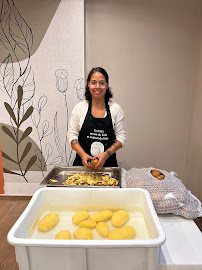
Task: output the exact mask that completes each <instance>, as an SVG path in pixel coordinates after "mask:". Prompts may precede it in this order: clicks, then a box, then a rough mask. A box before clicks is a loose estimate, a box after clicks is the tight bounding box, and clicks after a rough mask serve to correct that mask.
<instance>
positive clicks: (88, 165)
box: [81, 153, 93, 169]
mask: <svg viewBox="0 0 202 270" xmlns="http://www.w3.org/2000/svg"><path fill="white" fill-rule="evenodd" d="M81 159H82V163H83V165H84V166H85V167H86V168H87V169H92V168H93V167H92V165H91V163H90V162H89V160H91V159H93V157H91V156H89V155H88V154H86V153H83V155H82V156H81Z"/></svg>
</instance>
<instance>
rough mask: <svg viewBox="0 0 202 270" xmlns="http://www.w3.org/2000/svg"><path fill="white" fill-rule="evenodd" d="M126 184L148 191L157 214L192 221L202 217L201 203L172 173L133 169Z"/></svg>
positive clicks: (127, 175)
mask: <svg viewBox="0 0 202 270" xmlns="http://www.w3.org/2000/svg"><path fill="white" fill-rule="evenodd" d="M125 182H126V186H127V187H128V188H144V189H146V190H148V191H149V193H150V196H151V199H152V202H153V204H154V207H155V209H156V212H157V214H168V213H172V214H174V215H180V216H183V217H185V218H191V219H193V218H196V217H201V216H202V207H201V202H200V201H199V200H198V199H197V198H196V197H195V196H194V195H193V194H192V193H191V192H190V191H189V190H188V189H187V188H186V187H185V186H184V184H183V183H182V181H181V180H180V179H178V178H177V177H175V176H174V175H172V174H171V173H168V172H166V171H164V170H158V169H155V168H142V169H137V168H132V169H131V170H129V171H127V173H126V177H125Z"/></svg>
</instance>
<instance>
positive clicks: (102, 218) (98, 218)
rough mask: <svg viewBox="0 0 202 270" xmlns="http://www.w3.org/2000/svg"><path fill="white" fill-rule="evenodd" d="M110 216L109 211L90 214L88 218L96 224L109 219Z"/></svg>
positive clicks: (110, 212)
mask: <svg viewBox="0 0 202 270" xmlns="http://www.w3.org/2000/svg"><path fill="white" fill-rule="evenodd" d="M111 216H112V211H111V210H103V211H100V212H97V213H95V214H92V216H90V219H91V220H94V221H96V222H100V221H105V220H107V219H110V218H111Z"/></svg>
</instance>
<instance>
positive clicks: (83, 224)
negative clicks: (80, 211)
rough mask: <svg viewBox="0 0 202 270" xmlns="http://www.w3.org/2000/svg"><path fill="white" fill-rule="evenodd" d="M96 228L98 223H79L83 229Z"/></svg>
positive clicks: (91, 221) (86, 221) (90, 221)
mask: <svg viewBox="0 0 202 270" xmlns="http://www.w3.org/2000/svg"><path fill="white" fill-rule="evenodd" d="M95 226H96V222H95V221H93V220H89V219H87V220H84V221H82V222H81V223H79V227H82V228H88V229H92V228H95Z"/></svg>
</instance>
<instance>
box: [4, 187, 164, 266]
mask: <svg viewBox="0 0 202 270" xmlns="http://www.w3.org/2000/svg"><path fill="white" fill-rule="evenodd" d="M46 205H48V206H49V207H51V205H52V206H53V208H54V207H55V209H57V207H60V206H63V207H64V206H65V207H67V208H68V209H71V207H72V209H78V210H79V209H90V208H91V207H93V208H96V207H97V209H99V210H100V209H106V208H107V209H109V207H112V209H116V208H117V209H120V208H121V209H126V210H127V211H128V213H129V215H130V217H131V218H130V220H129V223H127V224H129V225H131V226H133V227H134V228H135V229H136V231H137V235H136V236H135V237H134V239H130V240H101V239H99V240H75V239H71V240H55V239H54V235H55V234H53V235H52V239H40V237H38V239H36V238H35V239H33V238H27V235H28V234H29V232H30V228H34V225H33V224H35V225H36V224H37V219H38V220H39V213H40V210H41V209H43V208H44V207H45V206H46ZM134 209H135V210H134ZM138 209H139V210H140V211H139V210H138ZM141 209H142V212H141ZM136 211H137V212H138V213H136ZM63 223H65V224H66V225H67V227H68V225H69V226H70V223H69V224H68V221H67V222H66V221H65V222H64V220H63ZM61 224H62V223H61ZM141 224H142V225H141ZM74 226H76V225H74ZM35 227H36V226H35ZM77 227H78V226H77ZM75 228H76V227H75ZM67 229H68V228H67ZM35 230H36V229H35ZM93 230H95V229H93ZM33 231H34V230H33ZM141 235H142V237H141ZM145 236H146V237H145ZM49 238H50V234H49ZM141 238H142V239H141ZM8 242H9V243H10V244H11V245H14V246H15V251H16V259H17V262H18V264H19V269H20V270H55V269H57V270H67V269H68V270H103V269H105V270H123V269H124V270H131V269H137V270H156V269H157V267H158V257H159V249H160V247H161V245H162V244H163V243H164V242H165V233H164V231H163V229H162V227H161V224H160V222H159V219H158V217H157V215H156V212H155V210H154V207H153V204H152V201H151V198H150V195H149V193H148V192H147V191H146V190H144V189H135V188H126V189H124V188H121V189H109V188H105V189H92V188H85V189H82V188H42V189H39V190H38V191H37V192H36V193H35V194H34V196H33V197H32V199H31V201H30V203H29V204H28V206H27V208H26V209H25V211H24V212H23V214H22V215H21V216H20V218H19V219H18V220H17V222H16V223H15V224H14V226H13V227H12V229H11V230H10V232H9V233H8Z"/></svg>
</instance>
